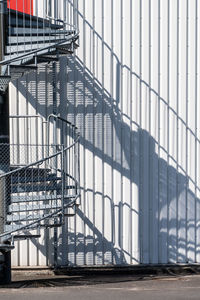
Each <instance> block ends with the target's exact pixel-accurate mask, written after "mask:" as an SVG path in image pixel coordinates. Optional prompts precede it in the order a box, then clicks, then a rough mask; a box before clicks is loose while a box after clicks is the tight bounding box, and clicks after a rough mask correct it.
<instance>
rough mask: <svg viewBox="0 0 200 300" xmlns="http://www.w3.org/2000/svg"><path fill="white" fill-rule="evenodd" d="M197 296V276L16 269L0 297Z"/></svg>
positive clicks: (115, 298) (40, 299)
mask: <svg viewBox="0 0 200 300" xmlns="http://www.w3.org/2000/svg"><path fill="white" fill-rule="evenodd" d="M4 299H5V300H6V299H15V300H26V299H29V300H43V299H48V300H55V299H56V300H57V299H58V300H64V299H65V300H71V299H72V300H98V299H101V300H118V299H127V300H129V299H131V300H134V299H148V300H151V299H152V300H153V299H154V300H156V299H162V300H167V299H170V300H173V299H200V275H189V276H188V275H186V276H184V275H180V274H178V275H175V274H173V275H164V276H163V275H161V276H158V275H156V276H154V275H148V276H144V275H142V276H139V275H137V276H136V275H130V274H127V275H126V274H121V275H119V274H114V275H113V274H112V275H105V274H104V275H102V274H101V275H93V276H91V275H71V276H65V275H61V276H54V275H52V274H51V273H50V272H49V273H48V272H47V273H44V274H41V273H35V274H32V273H29V272H21V273H20V272H17V273H14V275H13V283H12V284H11V285H9V286H7V287H6V286H4V287H1V288H0V300H4Z"/></svg>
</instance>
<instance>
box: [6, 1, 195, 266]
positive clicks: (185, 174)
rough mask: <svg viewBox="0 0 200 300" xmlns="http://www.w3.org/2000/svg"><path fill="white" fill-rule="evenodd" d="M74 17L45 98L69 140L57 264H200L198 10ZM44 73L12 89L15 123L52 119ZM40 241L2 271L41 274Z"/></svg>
mask: <svg viewBox="0 0 200 300" xmlns="http://www.w3.org/2000/svg"><path fill="white" fill-rule="evenodd" d="M78 15H79V28H80V48H79V49H78V51H77V53H76V54H77V55H76V56H71V57H70V56H69V57H68V58H61V60H60V63H59V64H58V65H57V67H58V76H57V80H58V85H57V92H58V110H59V112H60V113H61V115H62V116H63V117H66V116H67V117H68V119H69V120H70V121H73V122H75V123H76V124H77V126H78V127H79V129H80V132H81V189H82V204H81V206H80V207H79V209H78V212H77V215H76V217H74V218H70V219H69V220H68V223H67V226H66V228H65V231H63V232H64V234H63V243H62V239H60V243H61V244H62V245H61V246H60V248H59V253H61V255H60V260H59V263H61V264H67V263H68V264H71V265H76V264H78V265H84V264H87V265H91V264H92V265H93V264H98V265H101V264H112V263H114V264H136V263H167V262H172V263H176V262H181V263H187V262H200V159H199V157H200V118H199V112H200V102H199V96H200V80H199V73H200V60H199V50H200V49H199V48H200V45H199V41H200V19H199V15H200V1H199V0H162V1H160V0H134V1H132V0H101V1H100V0H98V1H95V0H79V2H78ZM51 71H52V70H51V66H47V67H41V72H39V73H38V75H36V74H32V75H28V76H27V77H26V84H28V87H29V88H28V90H26V89H25V88H24V84H23V80H20V81H18V83H17V84H18V88H19V93H18V95H19V97H18V101H19V102H18V107H20V112H21V110H23V111H26V113H31V112H32V111H34V113H35V112H36V113H38V114H40V115H42V116H43V117H46V116H47V114H48V113H50V112H52V86H51V79H52V78H51ZM31 76H32V77H31ZM34 76H35V78H36V79H37V81H36V82H37V84H36V83H35V78H34ZM33 78H34V80H33ZM15 86H16V83H15ZM11 94H12V96H11V107H12V109H13V106H12V103H13V101H15V100H14V96H15V88H14V87H12V88H11ZM25 98H26V100H25ZM22 103H24V104H23V105H22ZM51 236H52V235H51V232H50V233H45V234H44V236H43V237H42V238H41V239H40V241H39V242H37V241H35V242H20V243H18V246H17V247H16V250H15V252H13V264H14V265H27V264H29V265H44V264H49V263H52V262H53V253H52V243H53V242H52V238H51ZM40 243H41V244H40Z"/></svg>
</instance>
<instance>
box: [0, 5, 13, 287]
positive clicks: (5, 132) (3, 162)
mask: <svg viewBox="0 0 200 300" xmlns="http://www.w3.org/2000/svg"><path fill="white" fill-rule="evenodd" d="M6 10H7V1H6V0H0V60H1V61H2V60H3V59H4V53H5V38H6V16H5V14H6ZM0 75H4V68H3V67H0ZM9 153H10V151H9V94H8V88H7V89H6V90H5V91H4V92H0V174H2V173H5V172H7V171H8V170H9V165H10V157H9ZM9 188H10V187H9V183H8V182H6V179H5V178H3V179H1V181H0V189H1V190H0V233H3V231H4V219H5V215H6V212H7V207H8V205H9V198H10V192H9ZM2 254H3V256H4V267H3V277H4V282H5V283H9V282H10V281H11V255H10V251H8V252H6V251H5V252H4V251H2Z"/></svg>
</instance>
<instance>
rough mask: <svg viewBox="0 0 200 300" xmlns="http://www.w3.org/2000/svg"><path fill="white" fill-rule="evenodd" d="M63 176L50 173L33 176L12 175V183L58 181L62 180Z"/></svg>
mask: <svg viewBox="0 0 200 300" xmlns="http://www.w3.org/2000/svg"><path fill="white" fill-rule="evenodd" d="M61 179H62V178H61V177H57V176H56V175H55V174H49V175H48V176H43V177H42V176H40V175H38V176H37V175H33V176H28V175H27V176H26V175H24V176H23V177H22V176H18V175H16V176H12V179H11V184H20V183H27V184H28V183H30V182H31V183H36V182H48V181H54V182H56V181H58V180H61Z"/></svg>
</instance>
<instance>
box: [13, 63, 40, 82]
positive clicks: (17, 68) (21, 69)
mask: <svg viewBox="0 0 200 300" xmlns="http://www.w3.org/2000/svg"><path fill="white" fill-rule="evenodd" d="M36 70H37V67H36V66H21V65H10V76H11V78H12V80H17V79H18V78H20V77H22V76H24V75H25V74H27V73H29V72H32V71H36Z"/></svg>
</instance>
